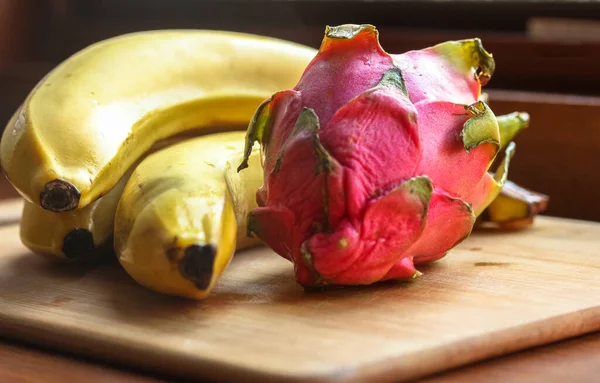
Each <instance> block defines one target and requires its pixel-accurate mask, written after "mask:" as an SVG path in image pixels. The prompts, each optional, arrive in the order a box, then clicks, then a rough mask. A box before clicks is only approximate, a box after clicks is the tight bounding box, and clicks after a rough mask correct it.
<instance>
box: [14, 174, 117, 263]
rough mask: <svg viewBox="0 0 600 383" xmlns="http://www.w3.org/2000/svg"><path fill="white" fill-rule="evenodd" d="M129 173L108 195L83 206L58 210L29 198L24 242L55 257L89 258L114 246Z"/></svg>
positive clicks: (22, 230) (23, 219) (23, 223)
mask: <svg viewBox="0 0 600 383" xmlns="http://www.w3.org/2000/svg"><path fill="white" fill-rule="evenodd" d="M127 178H128V175H125V176H124V177H123V178H122V179H121V180H120V181H119V182H118V183H117V185H116V186H115V187H113V188H112V189H111V190H110V191H109V192H108V193H106V195H105V196H103V197H101V198H99V199H97V200H96V201H94V202H92V203H91V204H89V205H87V206H86V207H84V208H83V209H78V210H71V211H65V212H61V213H54V212H52V211H48V210H44V209H42V208H41V207H40V206H39V205H36V204H34V203H31V202H29V201H27V200H25V204H24V206H23V215H22V217H21V224H20V236H21V242H23V244H24V245H25V246H26V247H27V248H29V249H30V250H31V251H32V252H34V253H36V254H39V255H43V256H45V257H47V258H49V259H51V260H55V261H61V260H64V261H66V260H88V259H90V258H91V257H96V256H98V255H100V254H103V253H105V250H106V252H109V251H110V249H111V248H112V241H111V240H112V236H113V222H114V215H115V211H116V210H117V204H118V203H119V198H120V197H121V193H122V192H123V188H124V187H125V184H126V183H127Z"/></svg>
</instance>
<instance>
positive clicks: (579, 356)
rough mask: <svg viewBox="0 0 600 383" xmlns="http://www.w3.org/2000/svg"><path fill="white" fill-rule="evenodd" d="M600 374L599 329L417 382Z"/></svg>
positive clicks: (516, 381) (584, 378)
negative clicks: (591, 332) (596, 331)
mask: <svg viewBox="0 0 600 383" xmlns="http://www.w3.org/2000/svg"><path fill="white" fill-rule="evenodd" d="M598 376H600V333H594V334H589V335H585V336H581V337H578V338H575V339H571V340H567V341H564V342H559V343H555V344H552V345H548V346H545V347H539V348H534V349H530V350H526V351H523V352H519V353H515V354H511V355H507V356H504V357H501V358H496V359H492V360H489V361H485V362H481V363H476V364H473V365H471V366H466V367H463V368H460V369H456V370H453V371H448V372H446V373H442V374H439V375H436V376H434V377H431V378H426V379H423V380H420V381H419V382H420V383H459V382H486V383H506V382H510V383H559V382H560V383H562V382H577V383H588V382H589V383H592V382H597V381H598Z"/></svg>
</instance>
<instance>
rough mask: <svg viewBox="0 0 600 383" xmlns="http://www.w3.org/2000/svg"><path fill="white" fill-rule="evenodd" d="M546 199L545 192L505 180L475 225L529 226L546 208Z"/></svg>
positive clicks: (509, 227)
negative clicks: (498, 192) (496, 195)
mask: <svg viewBox="0 0 600 383" xmlns="http://www.w3.org/2000/svg"><path fill="white" fill-rule="evenodd" d="M548 201H549V197H548V196H547V195H545V194H542V193H538V192H534V191H531V190H528V189H526V188H524V187H522V186H519V185H517V184H516V183H514V182H512V181H506V183H505V184H504V186H503V187H502V190H501V191H500V194H499V195H498V197H496V199H494V200H493V201H492V203H490V205H489V206H488V207H487V208H486V209H485V210H484V212H483V213H482V215H481V216H480V217H479V219H478V221H477V226H478V227H483V226H490V225H493V226H496V227H499V228H501V229H514V228H523V227H527V226H530V225H531V224H532V223H533V220H534V218H535V216H536V215H537V214H540V213H543V212H544V211H545V210H546V208H547V207H548Z"/></svg>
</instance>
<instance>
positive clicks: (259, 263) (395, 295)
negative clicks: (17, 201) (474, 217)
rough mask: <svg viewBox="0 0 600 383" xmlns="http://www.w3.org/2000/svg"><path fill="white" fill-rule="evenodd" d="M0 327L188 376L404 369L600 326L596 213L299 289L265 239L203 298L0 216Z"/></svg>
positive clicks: (2, 331)
mask: <svg viewBox="0 0 600 383" xmlns="http://www.w3.org/2000/svg"><path fill="white" fill-rule="evenodd" d="M0 238H1V239H2V246H1V250H0V294H1V299H0V335H3V336H6V337H12V338H16V339H21V340H25V341H29V342H34V343H36V344H41V345H45V346H49V347H52V348H55V349H63V350H66V351H70V352H74V353H77V354H84V355H88V356H91V357H94V358H99V359H104V360H108V361H111V362H114V363H118V364H121V365H125V366H135V367H139V368H143V369H146V370H149V371H156V372H162V373H166V374H169V375H171V376H180V377H186V378H192V379H203V378H207V379H217V380H223V381H233V380H242V381H290V382H300V381H302V382H317V381H319V382H320V381H327V382H332V381H377V382H384V381H401V380H406V379H411V378H416V377H421V376H425V375H428V374H431V373H435V372H439V371H442V370H445V369H449V368H451V367H455V366H459V365H463V364H466V363H470V362H474V361H477V360H482V359H485V358H489V357H492V356H496V355H500V354H506V353H509V352H512V351H516V350H520V349H523V348H527V347H532V346H535V345H541V344H545V343H550V342H553V341H556V340H560V339H565V338H568V337H573V336H576V335H579V334H583V333H586V332H591V331H594V330H598V329H600V246H599V245H598V244H599V241H600V224H598V223H589V222H581V221H572V220H564V219H556V218H545V217H543V218H540V219H538V220H537V221H536V224H535V226H534V227H532V228H530V229H528V230H525V231H516V232H510V233H498V232H493V231H485V232H476V233H474V234H473V235H472V236H471V237H470V238H469V239H468V240H466V241H465V242H463V244H461V245H460V246H459V247H458V248H457V249H455V250H453V251H452V252H451V253H450V254H449V255H448V256H447V257H446V258H445V259H443V260H441V261H439V262H437V263H435V264H433V265H430V266H428V267H422V268H421V270H422V271H423V272H424V275H423V277H421V278H420V279H418V280H416V281H414V282H411V283H384V284H380V285H377V286H370V287H361V288H347V289H340V290H334V291H328V292H313V293H306V292H304V291H303V290H302V289H301V288H300V287H299V286H298V285H296V283H295V282H294V278H293V271H292V267H291V264H289V263H288V262H287V261H286V260H284V259H281V258H280V257H278V256H276V255H275V254H274V253H272V252H270V251H269V250H267V249H265V248H259V249H254V250H251V251H245V252H242V253H240V254H238V255H236V257H235V259H234V261H233V262H232V264H231V266H230V267H229V268H228V269H227V271H226V273H225V274H224V275H223V278H222V280H221V281H220V283H219V284H218V287H217V288H216V290H215V291H214V293H213V294H212V296H211V297H210V298H209V299H208V300H206V301H204V302H190V301H185V300H182V299H176V298H170V297H166V296H162V295H159V294H156V293H153V292H151V291H148V290H146V289H144V288H142V287H140V286H138V285H137V284H136V283H135V282H134V281H133V280H131V279H130V278H129V277H128V275H127V274H126V273H125V272H124V271H123V270H122V269H121V268H120V266H119V265H118V263H115V262H107V263H106V264H103V265H97V266H95V267H86V268H85V269H81V268H75V267H71V266H65V265H62V266H59V265H54V264H49V263H48V262H47V261H45V260H43V259H41V258H38V257H37V256H35V255H33V254H31V253H29V251H27V250H26V249H25V248H24V247H23V246H22V245H21V244H20V241H19V238H18V227H17V226H16V225H15V224H11V225H7V226H3V227H0Z"/></svg>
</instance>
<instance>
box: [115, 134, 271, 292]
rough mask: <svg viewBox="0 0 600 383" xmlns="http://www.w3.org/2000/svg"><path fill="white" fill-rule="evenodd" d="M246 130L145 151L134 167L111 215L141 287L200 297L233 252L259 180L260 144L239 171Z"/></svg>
mask: <svg viewBox="0 0 600 383" xmlns="http://www.w3.org/2000/svg"><path fill="white" fill-rule="evenodd" d="M244 140H245V132H243V131H239V132H227V133H219V134H211V135H207V136H203V137H199V138H193V139H190V140H188V141H185V142H182V143H179V144H176V145H174V146H171V147H169V148H167V149H163V150H161V151H159V152H157V153H155V154H152V155H150V156H149V157H147V158H146V159H145V160H144V161H142V163H141V164H140V165H139V166H138V167H137V168H136V169H135V171H134V172H133V174H132V176H131V177H130V179H129V181H128V182H127V185H126V186H125V190H124V191H123V194H122V196H121V199H120V201H119V204H118V207H117V212H116V215H115V229H114V239H115V251H116V253H117V256H118V259H119V262H120V263H121V265H122V266H123V268H124V269H125V270H126V271H127V273H128V274H129V275H130V276H131V277H132V278H133V279H134V280H136V281H137V282H138V283H139V284H141V285H142V286H145V287H147V288H149V289H152V290H154V291H158V292H161V293H164V294H170V295H177V296H182V297H187V298H192V299H203V298H205V297H207V296H208V295H209V293H210V291H211V289H212V287H213V286H214V284H215V282H216V281H217V280H218V278H219V276H220V275H221V273H222V272H223V270H225V268H226V267H227V265H228V264H229V262H230V260H231V258H232V256H233V254H234V252H235V251H236V248H237V249H243V248H246V247H250V246H253V245H257V244H259V243H260V242H259V241H258V240H257V239H254V238H249V237H248V236H247V230H246V215H247V213H248V212H249V211H250V210H251V209H253V208H255V207H256V206H257V205H256V198H255V191H256V190H257V189H258V188H259V187H260V186H261V185H262V165H261V162H260V155H259V149H258V148H256V150H255V151H253V153H252V155H251V157H250V161H252V162H253V163H252V164H251V165H252V166H250V169H251V170H250V171H249V172H241V173H238V172H237V171H236V168H237V165H238V163H239V162H240V161H241V160H242V158H243V151H244Z"/></svg>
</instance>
